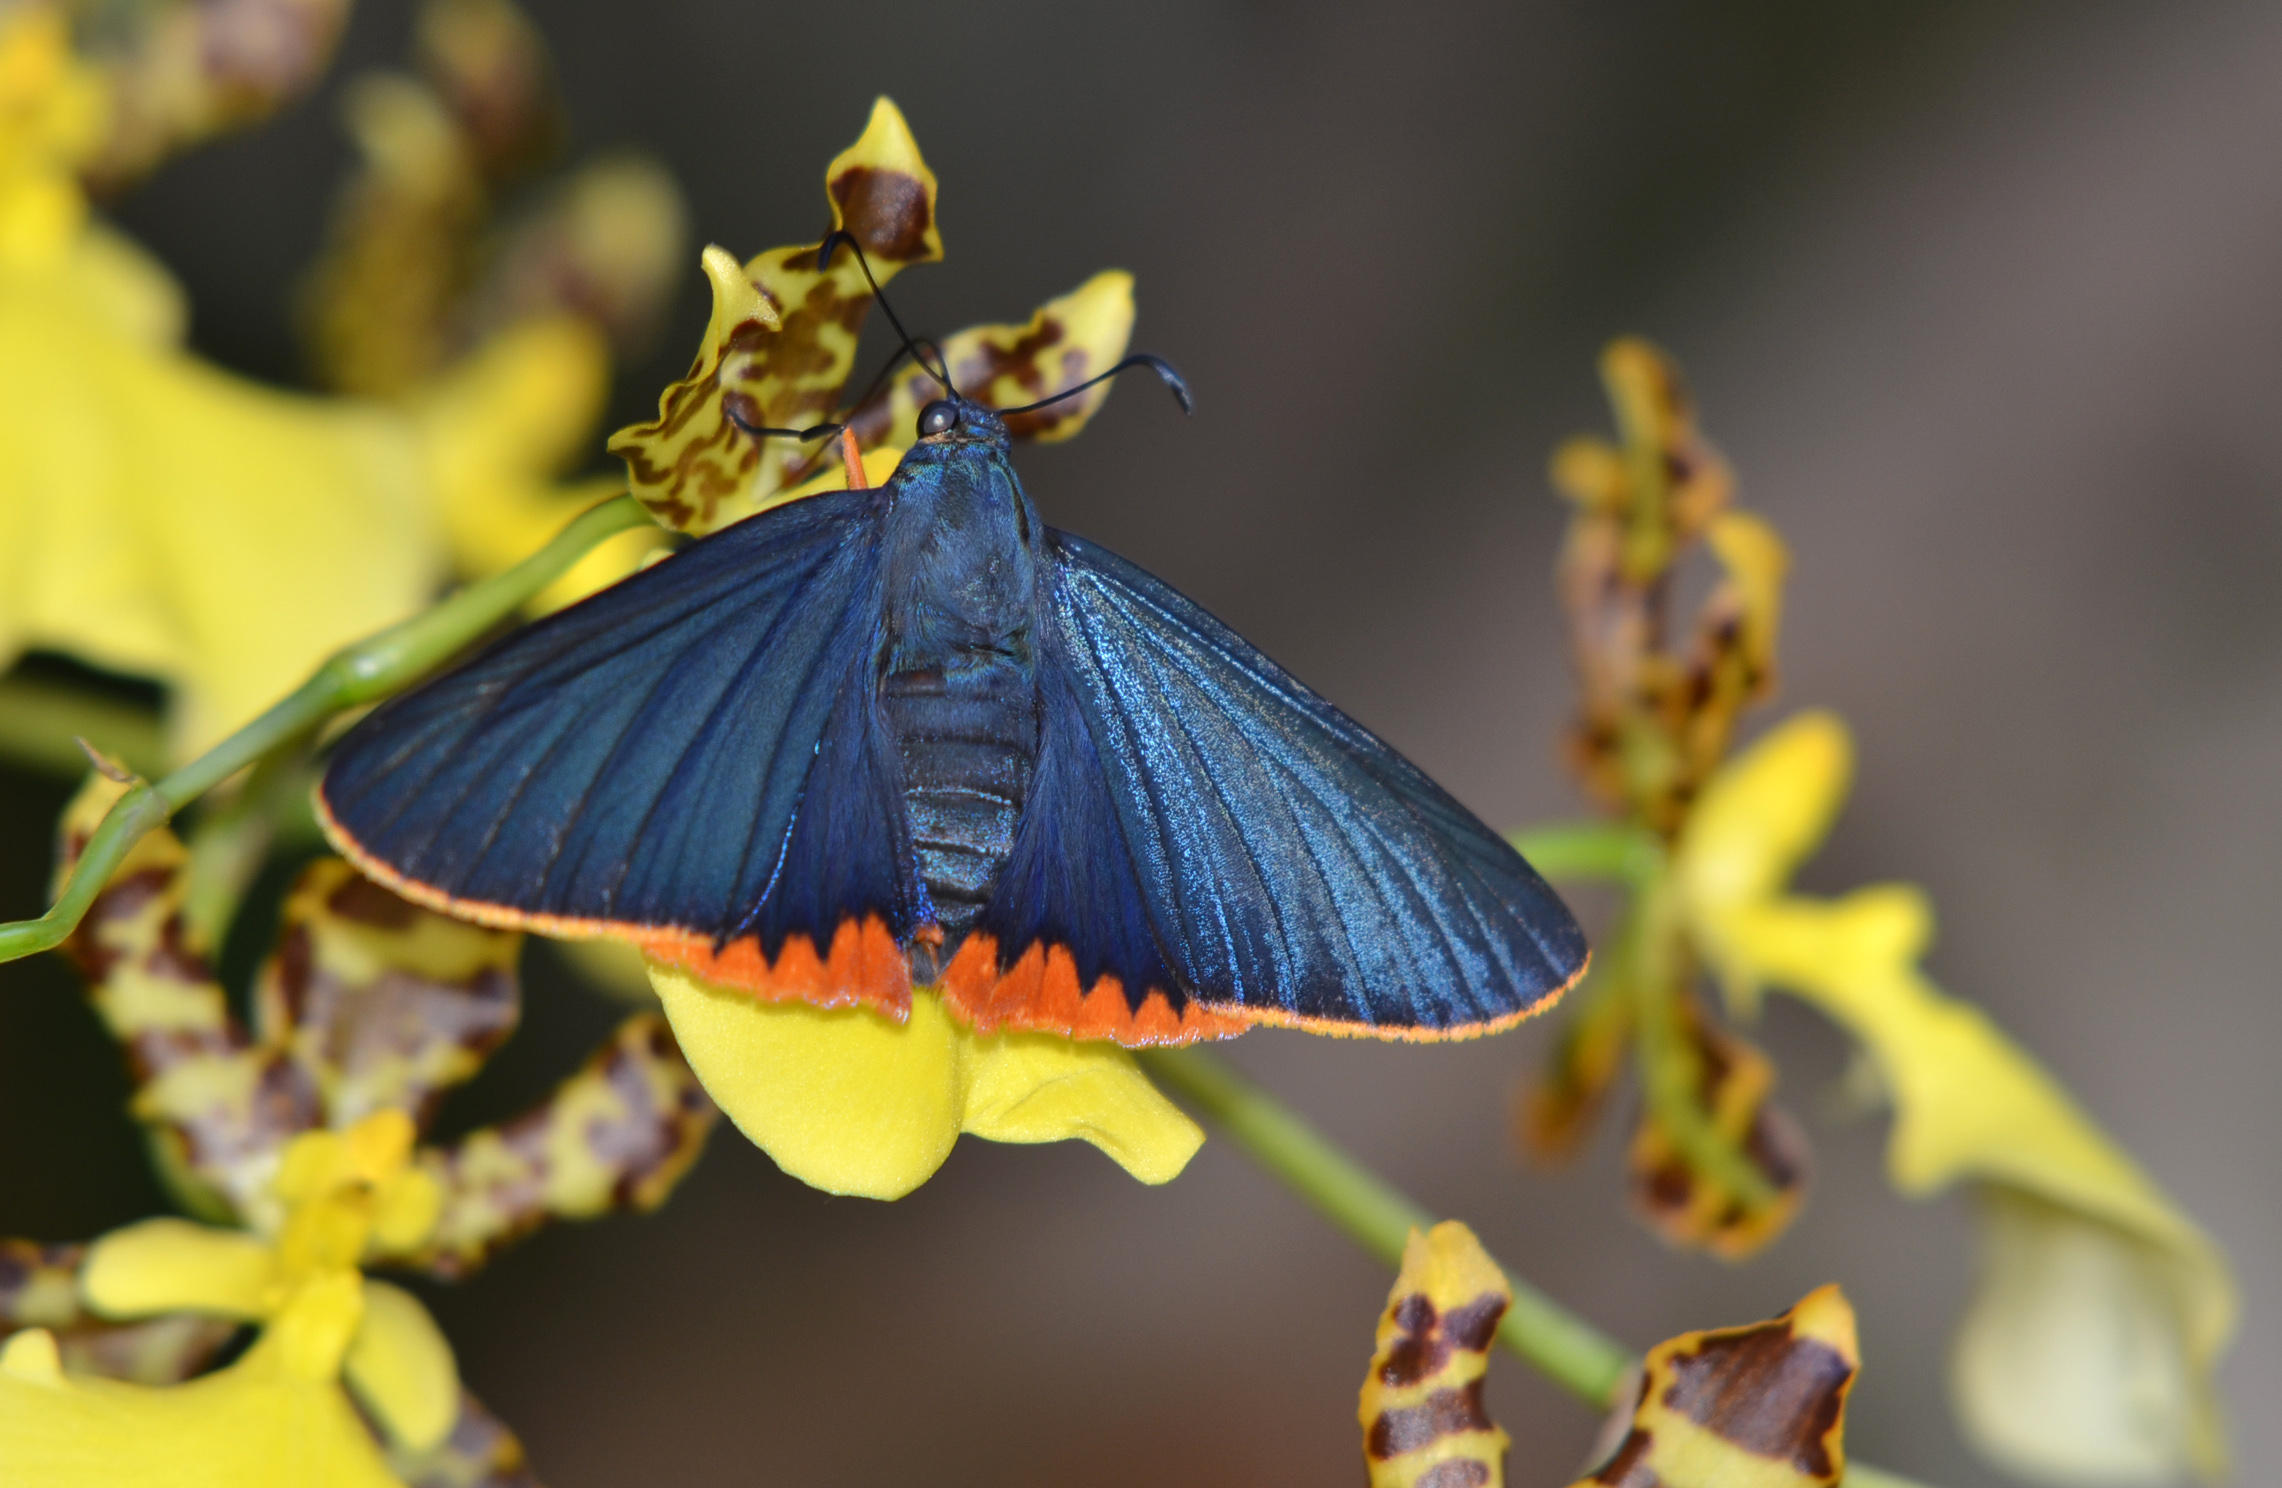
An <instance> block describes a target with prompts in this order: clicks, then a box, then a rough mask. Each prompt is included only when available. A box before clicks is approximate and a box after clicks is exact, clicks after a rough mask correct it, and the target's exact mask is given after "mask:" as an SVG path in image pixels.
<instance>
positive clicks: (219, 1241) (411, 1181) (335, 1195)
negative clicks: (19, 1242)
mask: <svg viewBox="0 0 2282 1488" xmlns="http://www.w3.org/2000/svg"><path fill="white" fill-rule="evenodd" d="M412 1140H413V1128H412V1118H411V1117H410V1116H408V1115H406V1114H405V1113H404V1112H403V1111H401V1110H395V1109H390V1110H384V1111H380V1112H376V1113H375V1114H373V1115H371V1116H368V1117H366V1118H365V1119H364V1120H362V1121H359V1122H357V1123H356V1124H355V1125H354V1126H351V1127H349V1128H348V1129H346V1130H345V1131H338V1132H334V1131H314V1132H305V1133H303V1134H302V1135H300V1136H298V1137H296V1138H294V1139H293V1142H292V1143H291V1145H289V1146H288V1147H287V1148H286V1150H285V1156H284V1160H283V1162H282V1163H281V1164H280V1165H279V1168H278V1174H277V1179H276V1182H275V1184H274V1189H275V1192H276V1195H277V1198H278V1200H279V1201H280V1203H281V1204H282V1206H283V1219H282V1222H281V1223H280V1225H279V1227H278V1229H277V1231H276V1232H275V1233H274V1234H271V1235H257V1234H252V1233H248V1232H246V1231H242V1230H225V1229H216V1228H211V1227H209V1226H206V1225H201V1224H196V1223H193V1222H191V1221H189V1220H183V1219H171V1218H161V1219H148V1220H144V1221H142V1222H140V1223H138V1224H132V1225H128V1226H126V1227H125V1228H124V1229H119V1230H114V1231H112V1232H111V1233H110V1234H108V1235H105V1236H104V1237H102V1238H101V1239H99V1240H97V1241H96V1242H95V1244H94V1245H93V1246H92V1247H91V1248H90V1250H89V1252H88V1256H87V1264H86V1268H85V1270H84V1271H83V1272H82V1273H81V1276H80V1290H81V1293H82V1295H83V1296H84V1297H85V1299H86V1301H87V1304H88V1306H89V1307H90V1308H91V1309H92V1310H93V1311H95V1312H97V1313H100V1314H102V1315H103V1316H106V1317H112V1318H140V1317H151V1316H155V1315H158V1314H161V1313H184V1312H187V1313H199V1314H206V1315H211V1316H220V1317H229V1318H238V1319H242V1320H244V1321H247V1322H255V1323H262V1324H265V1325H275V1324H279V1323H281V1322H282V1321H283V1320H284V1319H285V1318H286V1317H287V1315H288V1314H289V1313H290V1312H291V1310H292V1308H293V1307H294V1306H295V1305H296V1303H297V1300H299V1299H303V1298H306V1297H307V1296H308V1295H309V1294H310V1291H311V1289H312V1288H324V1287H332V1288H335V1289H337V1290H340V1291H342V1292H343V1294H344V1296H345V1298H346V1299H347V1304H348V1305H349V1307H350V1311H349V1312H348V1313H347V1314H346V1316H347V1317H348V1319H349V1325H348V1328H347V1330H346V1332H345V1336H344V1339H343V1346H342V1348H341V1350H339V1351H338V1352H336V1353H335V1354H334V1355H333V1356H332V1357H333V1358H334V1359H335V1360H336V1361H337V1362H336V1365H335V1368H336V1369H337V1371H338V1373H339V1375H340V1377H341V1378H342V1379H343V1380H345V1381H346V1383H347V1384H348V1387H349V1388H350V1390H352V1391H353V1392H354V1393H355V1395H356V1397H357V1400H358V1402H359V1403H360V1404H361V1405H362V1406H363V1407H364V1409H365V1410H366V1412H367V1413H368V1414H370V1415H371V1416H372V1418H373V1419H374V1421H375V1422H377V1423H378V1425H379V1427H380V1430H381V1432H382V1434H383V1435H384V1436H385V1438H386V1439H387V1440H388V1441H390V1442H391V1443H393V1444H395V1445H397V1446H399V1447H401V1448H403V1449H405V1450H407V1451H410V1452H425V1451H427V1450H429V1449H431V1448H433V1447H434V1446H435V1445H436V1444H437V1443H439V1442H440V1441H442V1440H443V1438H444V1435H445V1433H446V1432H448V1431H449V1430H450V1429H451V1426H452V1423H453V1421H454V1420H455V1419H457V1417H458V1415H459V1409H460V1385H459V1370H458V1367H457V1365H456V1364H454V1362H453V1360H452V1351H451V1346H450V1345H449V1344H448V1343H446V1342H445V1341H444V1336H443V1333H442V1331H441V1330H440V1329H438V1328H437V1326H436V1323H435V1320H434V1319H433V1318H431V1317H430V1316H429V1315H428V1310H427V1309H426V1308H425V1307H423V1306H421V1305H420V1302H419V1300H418V1299H417V1298H415V1297H413V1296H412V1294H411V1293H409V1292H406V1291H403V1290H401V1289H399V1288H397V1287H393V1286H390V1285H388V1284H387V1283H385V1282H378V1281H371V1280H368V1279H365V1278H364V1277H363V1276H362V1274H361V1272H360V1271H359V1269H358V1268H359V1266H360V1265H361V1264H362V1263H363V1262H364V1261H365V1259H366V1258H367V1257H368V1256H370V1255H373V1254H385V1253H393V1252H402V1251H407V1250H410V1249H412V1248H413V1247H415V1246H417V1245H419V1244H420V1243H421V1241H422V1240H424V1239H425V1238H426V1237H427V1235H428V1233H429V1232H430V1231H432V1230H433V1229H434V1228H435V1225H436V1219H437V1214H438V1212H439V1209H440V1207H441V1204H442V1197H443V1196H442V1193H441V1190H440V1189H439V1187H438V1185H437V1183H436V1181H435V1179H434V1178H433V1177H431V1176H430V1175H429V1174H428V1173H426V1172H425V1171H423V1170H422V1169H420V1168H417V1167H415V1166H413V1165H412V1162H411V1158H412Z"/></svg>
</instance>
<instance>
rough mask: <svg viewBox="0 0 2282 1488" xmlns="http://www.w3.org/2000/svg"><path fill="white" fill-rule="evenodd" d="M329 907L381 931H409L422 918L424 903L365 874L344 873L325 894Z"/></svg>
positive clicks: (342, 915)
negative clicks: (401, 895) (402, 895)
mask: <svg viewBox="0 0 2282 1488" xmlns="http://www.w3.org/2000/svg"><path fill="white" fill-rule="evenodd" d="M325 907H326V908H327V909H329V910H331V911H332V912H333V913H334V914H336V915H339V916H340V917H341V918H342V919H344V920H353V921H355V922H356V923H358V924H360V925H370V926H372V927H373V928H374V929H377V930H409V929H411V928H412V927H413V926H414V925H415V924H417V923H419V920H420V906H418V905H417V904H412V903H409V902H407V901H406V900H404V899H400V898H398V897H397V896H396V895H394V894H391V893H390V892H388V890H386V889H384V888H382V887H381V886H380V885H379V884H376V883H374V882H373V881H372V880H371V879H369V878H366V877H365V876H364V875H363V874H361V873H350V874H344V875H343V876H342V878H341V882H340V885H339V887H337V888H335V889H334V890H333V891H332V892H331V893H330V894H328V895H326V896H325Z"/></svg>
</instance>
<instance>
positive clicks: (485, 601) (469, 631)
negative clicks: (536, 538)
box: [0, 496, 650, 961]
mask: <svg viewBox="0 0 2282 1488" xmlns="http://www.w3.org/2000/svg"><path fill="white" fill-rule="evenodd" d="M649 520H650V515H649V513H648V511H646V510H645V509H644V508H643V507H642V505H641V503H640V502H638V501H636V500H634V498H633V497H631V496H617V497H613V498H612V499H610V500H608V501H605V502H603V503H602V504H601V505H599V506H596V507H592V508H590V509H589V510H587V511H585V512H583V513H581V514H580V515H579V516H578V517H577V518H575V519H574V520H573V521H572V522H571V523H570V525H569V526H567V527H565V528H564V529H563V530H562V531H561V532H560V533H558V534H557V535H556V537H555V539H554V540H553V541H552V542H550V543H548V544H547V545H546V546H545V547H543V548H541V549H540V550H539V551H538V552H536V553H533V554H532V555H531V556H530V557H528V558H526V559H524V560H523V561H522V562H521V563H518V564H516V565H515V566H514V567H513V568H510V569H508V570H506V571H505V572H503V573H497V574H494V575H492V576H491V577H490V578H488V579H482V580H479V581H477V582H476V583H473V584H470V585H468V586H467V587H466V588H465V589H462V590H460V591H459V592H458V593H457V594H454V595H452V596H451V597H450V598H449V599H446V600H444V601H443V602H442V603H441V604H438V605H436V606H434V607H433V608H431V609H428V610H425V611H423V612H421V613H420V614H418V615H415V616H413V617H412V618H411V619H409V620H405V621H402V622H400V623H398V624H396V625H392V626H390V627H389V628H388V629H386V630H383V631H380V632H378V633H376V634H374V635H372V636H369V637H367V638H366V639H364V640H362V641H359V642H357V643H355V644H354V645H351V646H347V647H344V648H343V649H342V650H340V651H337V652H335V653H334V654H333V656H332V657H331V659H329V660H328V661H326V662H325V663H324V665H322V666H320V667H318V668H317V670H316V672H315V674H314V675H312V676H311V677H310V678H309V680H308V681H306V682H304V683H302V684H301V685H300V686H299V687H297V688H295V689H294V690H293V691H292V692H290V693H288V694H287V695H286V696H285V698H284V700H283V701H281V702H279V703H277V704H275V705H273V706H272V707H271V708H270V709H269V711H267V712H266V713H263V714H262V715H261V716H260V717H259V718H256V719H255V720H254V721H253V722H251V723H249V724H247V725H246V726H245V727H244V728H242V729H239V730H238V731H237V732H236V733H234V734H232V735H230V736H229V737H228V738H227V739H224V740H223V741H222V742H221V743H219V744H217V745H215V746H214V747H213V748H212V749H209V750H208V751H206V753H204V754H202V755H200V756H199V757H198V758H197V759H195V760H192V761H191V762H190V763H189V764H187V765H185V766H183V767H182V768H181V769H179V770H177V771H175V772H174V773H173V774H171V775H169V776H166V777H165V778H164V779H162V780H160V781H158V782H157V783H155V784H153V783H151V782H149V781H140V780H139V781H137V782H135V784H134V785H133V787H132V788H130V789H129V790H128V791H127V793H126V794H125V795H123V796H121V797H120V798H119V799H118V800H117V801H116V802H114V803H113V804H112V807H111V811H110V814H109V815H107V816H105V817H104V818H103V823H102V825H101V826H99V827H97V828H96V829H95V835H94V836H93V837H91V838H89V839H88V843H87V848H86V850H85V851H84V852H83V853H81V855H80V859H79V863H78V866H77V867H76V868H75V869H74V870H73V872H72V875H71V881H70V882H69V883H67V884H65V885H64V889H63V892H62V893H61V894H60V895H58V896H57V898H56V902H55V904H54V905H53V906H52V907H51V908H50V909H49V910H48V912H47V913H46V914H44V915H41V916H40V917H39V918H38V919H36V920H16V921H13V922H11V923H8V924H4V925H0V961H13V960H15V959H17V958H18V957H20V956H29V955H31V954H32V953H33V952H35V951H45V950H50V949H52V948H53V947H55V946H58V945H60V944H62V943H63V940H64V938H65V937H66V936H68V935H70V934H71V932H72V931H73V930H74V929H75V928H77V926H78V924H79V921H80V918H81V917H82V916H84V915H85V914H86V913H87V907H88V906H89V905H90V904H92V903H94V902H95V896H96V894H97V893H98V892H100V891H101V889H102V887H103V885H104V884H105V883H106V882H108V881H109V879H110V877H111V874H112V873H113V872H114V871H115V870H116V869H117V868H118V866H119V864H120V862H121V861H122V860H123V859H124V858H125V857H126V855H127V850H128V849H129V848H131V847H133V846H134V845H135V843H136V842H138V841H140V840H141V839H142V836H143V834H144V833H146V832H149V831H151V830H152V829H153V828H156V827H161V826H164V825H165V824H166V823H167V822H168V821H170V820H171V819H172V818H173V816H174V813H175V812H177V811H179V810H181V809H182V808H183V807H184V806H187V805H188V804H189V803H191V802H192V801H195V800H197V799H198V798H199V797H200V796H202V795H204V794H205V793H206V792H207V791H209V790H212V789H213V788H214V787H215V786H217V785H220V784H221V783H222V782H223V781H225V780H227V779H229V778H230V777H231V776H232V775H235V774H236V773H237V772H238V771H240V770H242V769H244V768H245V767H246V766H248V765H250V764H253V763H254V762H255V761H257V760H259V759H261V758H263V757H264V756H265V755H268V754H269V753H271V752H272V751H273V750H276V749H279V748H281V747H283V746H285V745H288V744H291V743H294V742H295V741H297V740H300V739H304V738H307V737H309V736H310V735H311V734H313V733H314V732H315V731H316V729H317V727H318V725H320V724H322V723H323V722H324V721H325V720H326V719H327V718H330V717H331V716H332V715H333V714H335V713H338V712H340V711H341V710H342V709H344V708H352V707H355V706H356V705H358V704H360V703H369V702H374V701H377V700H378V699H380V698H383V697H386V696H387V695H388V694H390V693H392V692H394V691H396V690H397V689H398V688H401V687H403V686H405V685H406V684H408V683H410V682H412V681H414V680H415V679H417V678H419V677H420V676H421V675H423V674H424V673H426V672H427V671H428V670H429V669H430V668H432V667H434V666H436V665H437V664H438V663H439V662H442V661H443V660H445V659H446V658H447V657H449V656H451V655H452V654H453V653H455V652H457V651H459V650H460V649H461V648H462V647H464V646H466V645H467V644H468V643H469V642H470V641H473V640H474V639H476V637H478V636H480V635H482V634H483V633H484V632H485V631H487V630H489V629H491V627H492V626H494V625H497V624H498V623H499V622H501V621H502V620H505V619H506V618H507V617H508V616H510V615H512V614H514V613H515V611H516V610H518V609H520V608H522V606H523V604H524V603H525V602H526V601H527V600H529V599H530V598H531V597H532V596H533V595H535V594H537V593H538V592H539V591H540V590H541V589H544V588H546V587H547V585H549V584H551V583H553V582H554V581H555V579H556V578H558V577H560V576H561V575H562V574H563V573H564V572H565V571H566V570H568V569H569V568H570V566H571V565H572V564H574V563H576V562H578V560H579V559H581V558H583V557H585V556H586V554H587V552H588V550H590V549H591V548H593V547H594V546H595V545H596V544H597V543H600V542H601V541H602V540H603V539H605V538H608V537H613V536H616V535H617V534H618V533H621V532H626V531H630V530H631V529H633V528H636V527H639V526H641V525H642V524H643V523H645V522H647V521H649Z"/></svg>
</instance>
